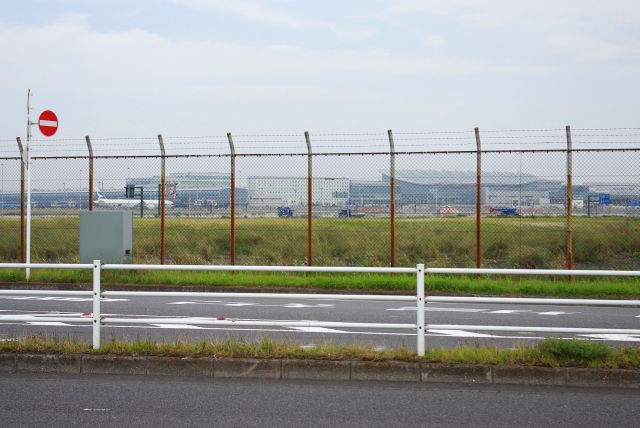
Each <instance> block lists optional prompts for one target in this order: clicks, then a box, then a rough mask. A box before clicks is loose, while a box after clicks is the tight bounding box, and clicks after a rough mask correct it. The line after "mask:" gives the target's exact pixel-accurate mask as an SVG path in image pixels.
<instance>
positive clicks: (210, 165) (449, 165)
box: [0, 128, 640, 269]
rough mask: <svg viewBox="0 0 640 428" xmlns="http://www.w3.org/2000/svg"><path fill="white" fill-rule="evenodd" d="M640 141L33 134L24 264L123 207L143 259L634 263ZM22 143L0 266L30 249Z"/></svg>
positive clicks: (4, 191)
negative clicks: (84, 214)
mask: <svg viewBox="0 0 640 428" xmlns="http://www.w3.org/2000/svg"><path fill="white" fill-rule="evenodd" d="M638 136H640V129H638V128H608V129H574V130H570V129H569V128H566V129H564V128H561V129H542V130H506V131H505V130H503V131H482V130H477V131H475V132H474V130H469V131H441V132H391V131H389V132H379V133H333V134H331V133H325V134H313V133H312V134H310V135H306V136H305V135H304V134H303V133H300V134H268V135H256V134H251V135H249V134H245V135H240V134H238V135H231V134H228V135H221V136H199V137H164V138H162V139H160V138H155V137H153V138H104V139H89V138H86V139H85V138H82V139H70V140H47V141H43V140H34V141H32V142H31V148H32V164H31V189H32V191H31V194H32V196H31V207H32V234H31V260H33V261H48V262H74V261H78V260H79V257H80V256H79V212H80V211H86V210H130V211H133V216H134V224H133V242H134V246H133V260H134V261H135V262H137V263H180V264H233V263H236V264H267V265H306V264H313V265H371V266H384V265H398V266H400V265H413V264H415V263H416V262H424V263H426V264H428V265H432V266H487V267H532V268H533V267H537V268H552V267H558V268H559V267H567V266H568V267H579V268H607V267H610V268H623V269H624V268H635V267H637V264H638V261H640V233H638V232H640V230H639V229H640V180H639V174H638V172H637V167H636V166H637V165H638V160H640V159H639V158H640V142H638ZM160 141H163V142H164V147H165V149H166V154H165V155H164V156H162V155H161V149H160ZM16 143H17V142H16V141H15V140H0V171H1V175H0V176H1V180H0V259H2V260H5V261H18V260H21V259H24V251H25V250H24V247H25V239H24V238H23V236H24V223H25V219H24V211H25V204H26V196H24V194H25V193H26V191H25V192H21V183H23V182H24V181H23V180H22V176H21V174H22V171H23V169H24V162H23V161H22V158H21V155H20V149H19V147H18V144H16ZM23 144H24V142H23ZM163 161H164V164H165V166H166V168H165V170H164V174H163V169H162V164H163ZM163 182H164V192H162V186H161V183H163ZM163 194H164V198H163ZM392 195H393V197H392ZM310 202H311V203H310ZM163 205H164V209H163Z"/></svg>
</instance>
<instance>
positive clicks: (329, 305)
mask: <svg viewBox="0 0 640 428" xmlns="http://www.w3.org/2000/svg"><path fill="white" fill-rule="evenodd" d="M167 305H219V306H230V307H242V306H255V307H260V308H288V309H300V308H332V307H334V306H335V304H333V303H316V304H309V303H285V304H275V305H269V304H264V303H256V302H227V301H224V300H184V301H180V302H169V303H167ZM414 310H415V307H414Z"/></svg>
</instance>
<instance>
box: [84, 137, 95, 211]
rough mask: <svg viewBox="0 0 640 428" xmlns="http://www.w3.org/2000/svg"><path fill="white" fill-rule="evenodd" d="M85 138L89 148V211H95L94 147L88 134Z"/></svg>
mask: <svg viewBox="0 0 640 428" xmlns="http://www.w3.org/2000/svg"><path fill="white" fill-rule="evenodd" d="M84 139H85V141H86V142H87V149H89V211H93V147H91V139H90V138H89V136H88V135H85V137H84Z"/></svg>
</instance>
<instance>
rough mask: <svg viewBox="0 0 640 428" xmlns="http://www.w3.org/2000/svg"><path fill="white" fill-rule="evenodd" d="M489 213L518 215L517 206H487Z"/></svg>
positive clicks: (509, 215)
mask: <svg viewBox="0 0 640 428" xmlns="http://www.w3.org/2000/svg"><path fill="white" fill-rule="evenodd" d="M489 214H494V215H502V216H508V217H514V216H517V215H518V209H517V208H489Z"/></svg>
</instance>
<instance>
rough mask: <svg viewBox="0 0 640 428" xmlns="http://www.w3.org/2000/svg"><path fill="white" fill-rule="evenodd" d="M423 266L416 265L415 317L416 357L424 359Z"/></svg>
mask: <svg viewBox="0 0 640 428" xmlns="http://www.w3.org/2000/svg"><path fill="white" fill-rule="evenodd" d="M424 275H425V272H424V265H423V264H418V265H416V285H417V286H416V298H417V303H418V306H417V314H416V315H417V316H416V333H417V334H416V336H417V337H418V339H417V340H418V356H419V357H424V348H425V343H424V342H425V331H424V328H425V325H424V300H425V298H424Z"/></svg>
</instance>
